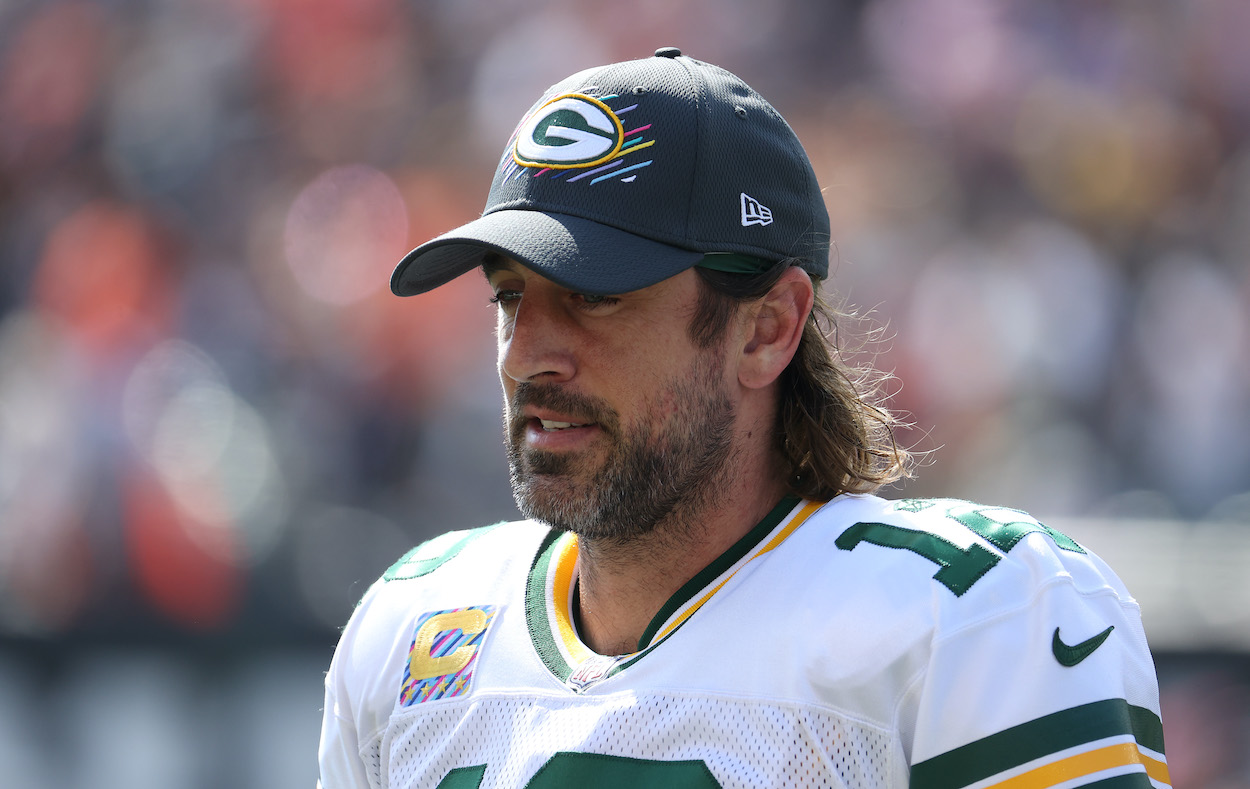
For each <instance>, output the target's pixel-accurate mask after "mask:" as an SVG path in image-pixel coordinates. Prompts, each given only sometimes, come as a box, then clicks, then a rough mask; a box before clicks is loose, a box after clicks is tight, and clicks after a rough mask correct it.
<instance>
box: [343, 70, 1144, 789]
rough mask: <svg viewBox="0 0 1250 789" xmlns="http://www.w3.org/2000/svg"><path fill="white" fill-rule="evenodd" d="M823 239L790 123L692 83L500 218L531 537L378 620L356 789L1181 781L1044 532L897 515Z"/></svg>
mask: <svg viewBox="0 0 1250 789" xmlns="http://www.w3.org/2000/svg"><path fill="white" fill-rule="evenodd" d="M828 246H829V222H828V216H827V214H826V211H825V207H824V203H823V200H822V198H821V194H820V190H819V187H818V186H817V183H816V178H815V175H814V173H813V171H812V168H811V165H810V163H809V162H808V159H807V156H806V155H805V153H804V152H803V149H802V147H801V145H800V144H799V142H798V140H797V139H796V138H795V136H794V134H793V132H792V131H791V130H790V128H789V127H788V126H787V125H786V123H785V121H784V120H783V119H782V118H781V116H780V115H778V114H777V112H776V111H775V110H774V109H773V108H772V107H771V106H770V105H769V104H768V103H767V102H766V101H765V100H764V99H763V98H761V97H760V96H759V95H758V94H756V93H755V92H754V91H752V90H751V89H750V88H749V87H747V86H746V85H745V84H743V83H742V81H741V80H739V79H738V78H737V77H735V76H733V75H732V74H729V73H728V72H725V71H723V70H721V69H718V68H716V67H714V66H710V65H708V64H705V63H701V62H699V61H696V60H692V59H690V58H687V57H685V56H683V55H682V54H681V53H680V52H678V51H677V50H675V49H672V48H668V49H662V50H659V51H658V52H656V54H655V57H652V58H647V59H643V60H638V61H632V62H628V63H621V64H615V65H611V66H605V67H603V68H598V69H591V70H588V71H584V72H581V73H579V74H576V75H574V76H572V77H570V78H568V79H567V80H565V81H564V82H561V83H559V84H558V85H556V86H554V87H553V88H552V89H551V90H550V91H549V92H548V93H547V94H546V95H545V96H543V97H542V98H541V99H540V100H539V101H538V103H537V104H535V105H534V108H533V109H532V110H531V111H530V112H529V113H528V114H527V115H526V117H525V118H524V119H523V120H522V122H521V124H520V125H519V126H518V127H517V131H516V133H515V134H514V136H513V139H512V140H511V141H510V142H509V144H508V147H507V150H506V151H505V154H504V156H503V158H502V160H501V161H500V164H499V167H498V170H497V172H496V175H495V179H494V183H493V185H492V188H491V192H490V197H489V199H488V202H487V209H486V212H485V214H484V215H483V216H482V217H481V218H480V219H477V220H475V221H473V222H470V223H469V224H467V225H465V226H464V227H461V228H459V229H457V230H455V231H452V232H450V233H448V234H445V235H443V236H440V237H439V238H437V239H434V240H433V241H430V242H428V243H426V244H424V245H422V246H420V247H418V248H417V249H415V250H413V251H412V252H411V253H409V255H407V256H406V257H405V258H404V260H403V261H402V262H401V263H400V265H399V267H398V268H397V269H396V271H395V274H394V277H393V279H392V283H391V284H392V289H393V290H394V291H395V292H396V293H397V294H399V295H410V294H413V293H419V292H424V291H426V290H429V289H431V288H434V287H437V286H438V285H440V284H442V283H444V282H446V281H448V280H450V279H452V278H454V277H456V276H459V275H461V274H463V273H465V272H467V271H469V270H470V269H473V268H480V269H481V270H482V271H483V272H484V273H485V276H486V277H487V279H488V280H489V282H490V284H491V287H492V289H493V290H494V293H495V299H494V300H495V302H496V303H497V310H498V342H499V376H500V380H501V382H502V384H503V392H504V421H505V434H506V444H507V448H508V455H509V460H510V464H511V472H512V483H513V487H514V491H515V495H516V499H517V502H518V504H519V506H520V508H521V511H522V512H523V513H524V514H525V515H526V517H527V518H529V520H527V521H524V522H521V523H514V524H502V525H496V526H489V527H484V528H478V529H474V530H468V531H457V532H452V533H449V534H447V535H445V536H443V537H439V538H436V539H434V540H431V541H430V542H428V543H425V544H424V545H421V546H419V547H417V548H416V549H414V550H413V551H412V552H410V553H409V554H408V555H406V556H405V557H403V558H402V559H400V560H399V561H398V562H397V563H396V564H395V565H394V566H393V567H391V568H390V569H389V570H388V571H387V572H386V573H385V575H384V576H383V577H382V578H381V579H380V580H379V581H378V582H377V583H376V584H374V585H373V587H372V588H371V589H370V590H369V591H368V593H366V595H365V597H364V599H363V600H362V601H361V604H360V606H359V607H358V609H357V610H356V612H355V614H354V615H353V616H352V618H351V621H350V622H349V624H348V625H347V628H346V629H345V631H344V633H343V636H342V640H341V642H340V644H339V647H338V650H337V652H336V654H335V658H334V661H333V663H332V665H331V668H330V671H329V673H328V675H327V677H326V703H325V723H324V728H323V732H322V743H321V781H322V785H323V786H324V787H325V789H345V788H346V787H382V786H387V787H441V788H442V789H459V788H462V787H479V786H481V787H487V786H490V787H494V786H507V787H513V786H527V787H535V788H539V787H568V786H595V787H604V786H607V787H617V786H619V787H627V786H628V787H636V786H694V787H716V786H734V787H761V786H839V787H903V786H908V785H910V786H915V787H925V788H930V787H931V788H933V789H944V788H945V787H952V788H953V787H963V786H973V785H975V786H978V787H980V786H992V785H997V784H1008V783H1010V784H1011V785H1012V786H1015V785H1019V786H1030V787H1032V786H1050V785H1055V784H1063V785H1064V786H1077V785H1084V784H1092V783H1105V784H1107V785H1116V786H1119V785H1124V786H1135V787H1143V789H1145V787H1149V786H1151V785H1153V786H1155V787H1164V786H1166V785H1168V773H1167V764H1166V760H1165V757H1164V754H1163V741H1162V740H1163V738H1162V726H1161V723H1160V719H1159V705H1158V690H1157V683H1156V680H1155V676H1154V668H1153V665H1152V662H1151V658H1150V654H1149V652H1148V650H1147V647H1146V642H1145V638H1144V635H1143V632H1142V627H1141V622H1140V616H1139V612H1138V609H1137V606H1136V603H1135V602H1134V601H1133V600H1132V598H1131V597H1130V596H1129V594H1128V592H1127V591H1126V590H1125V589H1124V587H1123V585H1122V584H1121V583H1120V581H1119V580H1118V579H1117V578H1116V577H1115V575H1114V574H1113V573H1112V572H1111V570H1110V569H1109V568H1107V566H1106V565H1105V564H1103V563H1102V562H1101V561H1100V560H1099V559H1098V558H1097V557H1095V556H1093V555H1092V554H1091V553H1089V552H1088V551H1087V550H1085V549H1084V548H1082V547H1081V546H1080V545H1078V544H1077V543H1075V542H1073V541H1072V540H1071V539H1069V538H1067V537H1065V536H1064V535H1062V534H1059V533H1058V532H1055V531H1053V530H1051V529H1048V528H1047V527H1046V526H1043V525H1042V524H1040V523H1038V522H1037V521H1035V520H1033V519H1032V518H1030V517H1029V516H1027V515H1025V514H1023V513H1021V512H1019V511H1016V510H1009V509H1002V508H996V507H982V506H978V505H976V504H972V503H968V502H962V501H954V500H915V499H912V500H902V501H886V500H884V499H881V498H877V497H876V496H874V495H871V491H873V490H874V489H876V488H878V487H880V486H881V485H883V484H886V483H889V482H892V481H894V480H896V479H898V478H900V476H902V475H904V474H905V473H906V466H907V456H906V453H905V452H904V451H903V450H901V449H899V448H898V447H896V446H895V445H894V443H893V441H892V438H891V427H892V422H891V417H890V416H889V414H888V413H887V412H885V411H884V410H882V409H879V408H877V407H875V406H874V405H872V403H871V402H869V401H868V400H867V399H865V396H863V395H861V394H860V391H859V390H860V389H861V388H862V387H861V386H860V383H859V379H858V377H857V376H856V374H855V373H853V371H851V370H849V369H847V368H845V367H844V366H843V364H842V362H841V361H840V360H839V359H838V358H837V356H836V354H834V353H832V352H831V349H830V348H829V347H828V345H827V344H826V342H825V339H824V334H823V333H822V330H821V323H822V320H823V318H822V313H823V311H824V310H823V306H822V305H821V304H820V303H819V300H818V299H817V297H816V295H815V292H814V282H815V281H818V280H820V279H823V278H824V277H825V276H826V274H827V257H828Z"/></svg>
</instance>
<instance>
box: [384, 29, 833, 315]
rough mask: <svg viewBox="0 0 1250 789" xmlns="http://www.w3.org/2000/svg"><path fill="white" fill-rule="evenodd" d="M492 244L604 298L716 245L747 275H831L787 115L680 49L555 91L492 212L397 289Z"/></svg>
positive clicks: (444, 241)
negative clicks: (750, 269) (746, 266)
mask: <svg viewBox="0 0 1250 789" xmlns="http://www.w3.org/2000/svg"><path fill="white" fill-rule="evenodd" d="M489 252H495V253H498V254H500V255H503V256H505V257H509V258H512V259H514V260H516V261H518V262H520V263H522V264H524V265H525V266H527V267H529V268H531V269H533V270H534V271H536V272H538V273H540V274H542V275H543V276H544V277H546V278H548V279H550V280H552V281H553V282H556V283H558V284H559V285H561V286H563V287H566V288H570V289H572V290H575V291H578V292H582V293H593V294H604V295H607V294H615V293H625V292H628V291H632V290H638V289H640V288H644V287H647V286H649V285H654V284H655V283H657V282H660V281H661V280H664V279H667V278H669V277H671V276H674V275H676V274H678V273H680V272H682V271H684V270H685V269H688V268H690V267H691V266H694V265H696V264H700V263H701V261H704V259H705V256H708V255H711V256H712V257H710V258H708V260H715V259H717V257H716V256H717V254H718V253H719V254H721V255H726V257H728V258H730V259H732V260H734V261H736V262H737V263H736V265H738V267H739V268H740V267H741V265H740V262H741V260H742V259H743V258H747V259H755V260H758V261H760V263H761V267H767V266H769V265H771V264H773V263H776V262H777V261H780V260H786V259H794V260H796V262H797V264H798V265H800V266H802V268H803V269H804V270H805V271H807V272H809V273H810V274H812V275H813V276H816V277H818V278H822V279H823V278H824V277H825V276H826V275H827V273H828V266H829V214H828V212H827V210H826V209H825V203H824V198H823V197H822V196H821V193H820V187H819V186H818V185H817V183H816V174H815V173H814V172H813V171H812V165H811V162H810V161H809V160H808V158H807V154H806V153H805V152H804V150H803V146H802V145H801V144H800V143H799V140H798V138H797V137H796V136H795V134H794V131H793V130H791V128H790V126H789V125H788V124H787V123H786V121H785V119H783V118H782V117H781V115H780V113H778V112H777V111H776V110H775V109H773V107H772V105H771V104H769V103H768V102H767V101H765V100H764V98H763V97H762V96H760V95H759V94H758V93H756V92H755V91H754V90H752V89H751V88H750V87H749V86H748V85H747V84H746V83H745V82H743V81H742V80H741V79H739V78H738V77H736V76H734V75H733V74H731V73H729V72H728V71H725V70H724V69H721V68H719V67H717V66H713V65H710V64H708V63H703V62H700V61H698V60H693V59H691V58H688V57H686V56H684V55H682V54H681V52H680V51H679V50H677V49H675V48H672V47H667V48H664V49H660V50H658V51H657V52H656V53H655V56H654V57H650V58H646V59H643V60H633V61H628V62H625V63H616V64H613V65H609V66H601V67H598V68H592V69H587V70H585V71H581V72H578V73H577V74H574V75H573V76H571V77H569V78H568V79H566V80H564V81H562V82H560V83H557V84H556V85H554V86H553V87H551V88H550V89H548V91H547V92H546V94H544V95H543V97H542V98H541V99H539V100H538V102H537V103H536V104H535V105H534V106H533V107H532V108H531V109H530V111H529V112H528V113H526V115H525V117H524V118H523V119H522V121H521V123H520V125H518V126H517V129H516V131H515V132H514V133H513V135H512V139H511V140H509V141H508V145H507V148H506V149H505V151H504V154H503V156H502V157H501V159H500V161H499V167H498V168H497V170H496V172H495V177H494V180H493V182H492V183H491V189H490V196H489V197H488V198H487V201H486V210H485V211H484V212H483V214H482V216H481V218H479V219H475V220H474V221H472V222H469V223H468V224H466V225H464V226H462V227H459V228H457V229H455V230H452V231H451V232H449V233H444V234H443V235H441V236H439V237H438V238H435V239H433V240H431V241H428V242H426V243H424V244H422V245H421V246H419V247H417V248H416V249H414V250H412V251H411V252H409V253H408V254H407V255H405V256H404V258H403V260H401V261H400V263H399V265H398V267H396V269H395V273H394V274H393V275H392V276H391V290H392V291H394V292H395V293H396V294H397V295H399V296H411V295H415V294H417V293H424V292H426V291H428V290H432V289H433V288H436V287H438V286H439V285H442V284H443V283H445V282H448V281H450V280H452V279H454V278H455V277H458V276H460V275H461V274H463V273H465V272H466V271H469V270H470V269H472V268H475V267H477V266H479V265H481V264H482V262H483V259H484V258H485V256H486V254H487V253H489ZM711 267H713V268H715V267H716V266H715V265H712V266H711Z"/></svg>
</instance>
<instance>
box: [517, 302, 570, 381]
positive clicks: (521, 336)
mask: <svg viewBox="0 0 1250 789" xmlns="http://www.w3.org/2000/svg"><path fill="white" fill-rule="evenodd" d="M548 291H549V289H547V288H543V287H540V286H539V287H533V286H531V287H529V288H527V289H526V291H525V294H524V295H523V296H522V297H521V299H520V302H519V303H518V304H517V305H516V309H515V311H514V312H513V313H512V315H503V316H501V319H500V325H499V332H498V340H499V372H500V376H501V377H503V378H506V379H512V380H513V381H518V382H520V381H544V382H549V383H558V382H562V381H567V380H569V379H571V378H572V377H573V375H574V373H575V372H576V370H577V365H576V361H575V357H574V354H573V332H574V331H575V327H574V326H573V325H572V321H570V320H568V316H567V314H565V312H564V311H563V310H562V309H561V305H560V303H559V294H557V293H554V292H548Z"/></svg>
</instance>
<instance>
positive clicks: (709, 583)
mask: <svg viewBox="0 0 1250 789" xmlns="http://www.w3.org/2000/svg"><path fill="white" fill-rule="evenodd" d="M823 505H824V502H814V501H805V500H800V499H799V498H797V497H795V496H786V497H785V498H783V499H782V500H781V502H780V503H779V504H777V506H776V507H774V508H773V510H772V511H771V512H769V513H768V515H766V516H765V517H764V519H763V520H761V521H760V522H759V523H758V524H756V525H755V526H754V527H753V528H752V529H751V531H749V532H748V533H747V534H745V535H744V536H743V537H742V539H740V540H738V542H736V543H734V544H733V545H732V546H730V547H729V549H728V550H726V551H725V552H724V553H723V554H721V555H720V556H719V557H717V558H716V559H715V560H713V561H712V563H711V564H709V565H708V566H707V567H705V568H703V569H702V570H701V571H700V572H699V573H698V574H696V575H695V576H694V577H693V578H691V579H690V580H689V581H688V582H687V583H686V584H685V585H684V586H682V587H681V588H680V589H678V590H677V592H676V593H675V594H674V595H673V596H672V597H671V598H670V599H669V600H668V602H667V603H665V604H664V606H662V607H661V608H660V610H659V612H657V613H656V615H655V617H654V618H653V619H652V620H651V623H650V624H649V625H648V626H647V629H646V630H645V631H644V632H643V634H642V638H641V639H640V640H639V642H638V649H637V651H635V652H633V653H630V654H628V655H620V656H615V657H609V656H604V655H599V654H597V653H595V652H594V651H592V650H591V649H590V648H589V647H587V646H586V645H585V644H583V643H582V641H581V639H580V638H579V637H578V635H577V629H576V628H575V627H574V625H573V615H572V604H573V593H574V591H573V590H574V586H575V581H576V578H577V554H578V552H577V537H576V535H574V534H570V533H567V532H557V531H555V530H552V531H551V532H550V533H548V535H547V536H546V537H545V538H544V539H543V541H542V544H541V545H540V546H539V549H538V554H537V556H535V558H534V563H533V565H532V566H531V567H530V573H529V578H528V581H527V583H526V589H525V618H526V624H527V626H528V628H529V633H530V639H531V640H532V641H533V644H534V649H535V650H536V651H537V652H538V655H539V657H540V658H541V659H542V661H543V663H544V664H545V665H546V666H547V669H548V670H549V671H551V673H552V674H554V675H555V676H556V678H557V679H559V680H560V681H561V682H563V683H565V684H566V685H568V686H569V687H570V688H572V689H573V690H575V691H578V692H580V691H582V690H585V689H586V688H588V687H590V686H591V685H592V684H595V683H597V682H599V681H601V680H604V679H607V678H608V677H611V676H615V675H616V674H617V673H619V672H621V671H623V670H625V669H626V668H628V667H629V666H631V665H633V664H634V663H636V662H638V661H639V660H641V659H642V658H643V657H645V656H646V655H647V654H649V653H650V652H651V651H652V650H654V649H655V648H656V647H658V646H659V645H660V644H662V643H664V641H666V640H667V639H668V638H669V637H670V636H671V635H672V634H673V633H675V632H676V631H677V630H678V629H679V628H680V627H681V626H682V625H684V624H685V623H686V621H687V620H689V619H690V617H691V616H693V615H694V614H695V612H696V611H698V610H699V609H700V608H702V607H703V605H704V604H706V603H707V602H708V601H709V600H711V599H712V597H713V596H714V595H715V594H716V593H717V592H719V591H720V590H721V589H722V588H723V587H724V586H725V585H726V584H728V583H729V581H730V580H731V579H732V578H733V577H734V575H736V574H737V573H738V571H739V570H741V569H742V568H743V567H745V566H746V565H748V564H750V563H751V562H752V561H754V560H755V559H758V558H759V557H761V556H763V555H764V554H766V553H768V552H769V551H772V550H773V549H774V548H776V547H777V546H778V545H780V544H781V543H782V542H784V541H785V540H786V538H787V537H789V536H790V535H791V534H793V533H794V531H795V529H797V528H798V527H799V526H800V525H801V524H802V523H803V522H804V521H805V520H807V519H808V517H810V516H811V515H812V513H814V512H815V511H816V510H818V509H820V507H822V506H823Z"/></svg>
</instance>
